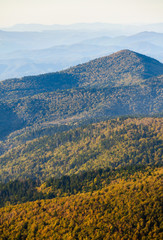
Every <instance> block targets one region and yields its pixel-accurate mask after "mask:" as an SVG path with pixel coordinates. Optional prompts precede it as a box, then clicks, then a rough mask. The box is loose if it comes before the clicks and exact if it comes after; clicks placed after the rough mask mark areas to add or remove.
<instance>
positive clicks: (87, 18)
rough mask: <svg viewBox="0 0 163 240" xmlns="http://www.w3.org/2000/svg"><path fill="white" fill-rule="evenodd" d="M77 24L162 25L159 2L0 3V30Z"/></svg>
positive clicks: (38, 0)
mask: <svg viewBox="0 0 163 240" xmlns="http://www.w3.org/2000/svg"><path fill="white" fill-rule="evenodd" d="M79 22H106V23H121V24H133V23H134V24H139V23H157V22H163V0H0V27H6V26H11V25H14V24H18V23H40V24H50V25H51V24H71V23H79Z"/></svg>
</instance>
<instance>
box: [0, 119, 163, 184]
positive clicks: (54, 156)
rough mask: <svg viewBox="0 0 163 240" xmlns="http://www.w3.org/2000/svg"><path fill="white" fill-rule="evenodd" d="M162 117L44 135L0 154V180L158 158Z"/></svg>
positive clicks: (58, 174)
mask: <svg viewBox="0 0 163 240" xmlns="http://www.w3.org/2000/svg"><path fill="white" fill-rule="evenodd" d="M162 140H163V139H162V118H142V119H134V118H133V119H123V118H122V119H117V120H109V121H106V122H101V123H96V124H92V125H88V126H86V127H81V128H78V129H74V130H70V131H69V132H63V133H57V134H55V135H53V136H50V137H48V136H45V137H42V138H39V139H36V140H33V141H31V142H28V143H26V144H25V145H22V146H19V147H17V148H15V149H13V150H10V151H8V152H7V153H6V154H4V155H2V156H1V157H0V161H1V169H0V180H1V181H3V182H4V181H5V182H7V181H9V180H14V179H17V178H23V179H28V178H37V179H40V180H43V181H44V180H46V179H48V178H50V177H55V178H60V177H61V176H63V175H72V174H77V173H80V172H83V171H88V170H96V169H99V168H108V167H110V168H116V167H122V166H125V165H133V164H157V163H160V162H161V161H162V156H163V154H162V149H163V148H162Z"/></svg>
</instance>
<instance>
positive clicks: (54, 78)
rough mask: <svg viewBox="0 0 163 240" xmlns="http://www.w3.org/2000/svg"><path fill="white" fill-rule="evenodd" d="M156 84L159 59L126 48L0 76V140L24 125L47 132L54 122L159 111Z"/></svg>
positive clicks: (162, 73) (162, 70) (160, 75)
mask: <svg viewBox="0 0 163 240" xmlns="http://www.w3.org/2000/svg"><path fill="white" fill-rule="evenodd" d="M162 84H163V64H162V63H160V62H158V61H156V60H154V59H152V58H149V57H147V56H144V55H141V54H138V53H135V52H132V51H129V50H124V51H120V52H117V53H114V54H112V55H110V56H106V57H103V58H98V59H95V60H93V61H90V62H88V63H85V64H81V65H78V66H76V67H72V68H70V69H67V70H64V71H61V72H57V73H51V74H44V75H39V76H31V77H24V78H20V79H10V80H6V81H2V82H0V109H1V113H0V140H1V141H5V140H8V139H13V137H12V136H14V137H17V136H19V135H20V132H21V135H22V136H23V134H24V133H25V134H27V132H28V130H29V132H33V133H34V134H33V135H35V131H36V129H37V131H39V130H40V132H41V131H42V129H46V132H48V128H49V127H51V126H53V127H54V128H57V124H58V123H59V124H60V125H62V126H63V128H64V127H65V126H66V125H69V124H70V125H71V123H72V122H73V123H75V124H77V125H78V123H79V122H83V121H91V120H92V119H95V118H99V119H100V118H101V119H104V118H106V117H107V118H108V117H110V118H112V117H116V116H122V115H142V114H144V115H152V114H160V113H162V112H163V107H162V106H163V93H162ZM70 128H71V127H70ZM42 133H43V131H42ZM42 135H43V134H42ZM28 136H29V137H28V140H32V139H33V138H34V137H33V136H32V134H31V135H30V134H28ZM22 138H23V137H22ZM22 142H23V141H22ZM0 144H1V146H0V149H2V148H3V146H2V145H3V143H0ZM0 151H1V150H0ZM1 152H3V149H2V151H1Z"/></svg>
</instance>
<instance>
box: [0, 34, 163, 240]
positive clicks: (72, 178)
mask: <svg viewBox="0 0 163 240" xmlns="http://www.w3.org/2000/svg"><path fill="white" fill-rule="evenodd" d="M96 41H98V40H97V39H96ZM100 41H101V40H100ZM103 41H105V39H103ZM162 90H163V64H162V63H161V62H159V61H158V60H156V59H153V58H150V57H148V56H145V55H142V54H140V53H137V52H134V51H131V50H127V49H126V50H121V51H118V52H115V53H113V54H111V55H107V56H104V57H100V58H96V59H94V60H92V61H89V62H86V63H83V64H79V65H77V66H75V67H71V68H68V69H65V70H62V71H58V72H54V73H48V74H40V75H38V76H26V77H21V78H12V79H8V80H4V81H1V82H0V239H2V240H5V239H19V240H20V239H48V238H49V239H56V240H58V239H63V240H65V239H70V240H74V239H112V240H117V239H135V240H139V239H142V240H143V239H147V240H151V239H162V231H161V223H162V219H163V218H162V212H161V207H162V188H161V187H162V185H161V180H162V179H161V177H162V172H163V169H162V160H163V152H162V150H163V134H162V133H163V118H162V114H163V91H162Z"/></svg>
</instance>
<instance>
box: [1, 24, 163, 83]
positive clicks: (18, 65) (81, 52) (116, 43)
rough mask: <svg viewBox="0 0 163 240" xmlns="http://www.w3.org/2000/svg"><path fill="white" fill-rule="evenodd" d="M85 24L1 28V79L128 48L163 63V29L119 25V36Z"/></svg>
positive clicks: (67, 65)
mask: <svg viewBox="0 0 163 240" xmlns="http://www.w3.org/2000/svg"><path fill="white" fill-rule="evenodd" d="M84 26H85V25H84ZM84 26H83V28H77V27H76V28H74V29H73V28H64V27H63V28H59V27H58V28H56V29H54V30H46V31H45V30H44V31H35V32H30V31H29V32H28V31H26V32H21V31H20V32H13V31H0V39H1V40H0V51H1V56H0V80H5V79H8V78H13V77H23V76H28V75H37V74H41V73H47V72H55V71H60V70H63V69H66V68H68V67H71V66H75V65H77V64H81V63H84V62H87V61H89V60H93V59H95V58H98V57H102V56H107V55H109V54H112V53H114V52H116V51H119V50H122V49H126V48H127V49H130V50H133V51H136V52H140V53H142V54H145V55H148V56H150V57H153V58H156V59H157V60H159V61H161V62H163V58H162V56H163V33H162V32H161V31H160V33H159V32H152V31H143V32H132V33H131V34H130V35H129V34H126V33H125V32H123V31H122V32H121V31H120V30H119V28H120V27H118V30H117V33H119V34H116V35H115V34H113V33H112V32H110V31H109V30H108V29H107V28H105V27H104V28H102V27H100V28H97V29H96V28H95V27H93V25H91V26H92V28H91V27H90V29H89V28H88V29H87V28H86V26H85V28H84ZM121 29H123V27H122V28H121ZM118 31H119V32H118Z"/></svg>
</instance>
